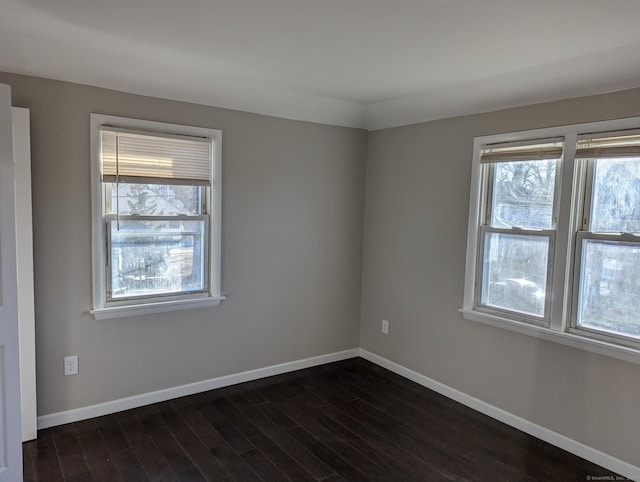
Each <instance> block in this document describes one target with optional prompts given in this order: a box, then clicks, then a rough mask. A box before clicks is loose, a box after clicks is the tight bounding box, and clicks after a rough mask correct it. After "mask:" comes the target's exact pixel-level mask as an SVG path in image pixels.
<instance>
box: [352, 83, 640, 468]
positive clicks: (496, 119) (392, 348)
mask: <svg viewBox="0 0 640 482" xmlns="http://www.w3.org/2000/svg"><path fill="white" fill-rule="evenodd" d="M631 116H640V90H632V91H625V92H618V93H614V94H607V95H601V96H595V97H589V98H580V99H572V100H566V101H560V102H554V103H548V104H540V105H535V106H528V107H523V108H517V109H510V110H505V111H500V112H494V113H489V114H481V115H474V116H468V117H459V118H453V119H446V120H442V121H435V122H430V123H425V124H419V125H413V126H408V127H401V128H396V129H388V130H381V131H376V132H371V133H370V134H369V138H368V139H369V140H368V159H367V189H366V193H367V194H366V203H365V206H366V208H365V242H364V262H363V266H364V271H363V279H362V282H363V290H362V321H361V338H360V344H361V346H362V348H364V349H366V350H369V351H372V352H374V353H376V354H378V355H380V356H383V357H385V358H388V359H390V360H392V361H394V362H397V363H399V364H401V365H404V366H406V367H408V368H411V369H413V370H415V371H417V372H419V373H421V374H423V375H426V376H428V377H430V378H433V379H435V380H437V381H439V382H442V383H445V384H446V385H449V386H451V387H453V388H455V389H457V390H460V391H462V392H465V393H467V394H469V395H471V396H473V397H477V398H479V399H481V400H483V401H485V402H488V403H490V404H493V405H495V406H497V407H499V408H502V409H504V410H507V411H509V412H512V413H514V414H516V415H518V416H520V417H523V418H525V419H527V420H530V421H532V422H535V423H537V424H540V425H542V426H544V427H547V428H549V429H551V430H554V431H557V432H559V433H561V434H563V435H566V436H568V437H570V438H572V439H575V440H578V441H580V442H583V443H585V444H587V445H589V446H591V447H594V448H596V449H599V450H601V451H603V452H606V453H609V454H611V455H613V456H615V457H618V458H620V459H623V460H625V461H627V462H629V463H632V464H634V465H636V466H640V450H639V449H638V448H639V447H640V417H638V403H639V402H640V383H639V382H638V381H639V380H640V365H634V364H630V363H626V362H621V361H617V360H614V359H611V358H607V357H603V356H598V355H594V354H591V353H588V352H585V351H581V350H576V349H572V348H568V347H566V346H562V345H558V344H555V343H551V342H547V341H542V340H538V339H534V338H531V337H527V336H525V335H519V334H515V333H512V332H508V331H505V330H501V329H498V328H493V327H490V326H486V325H482V324H479V323H475V322H471V321H466V320H464V319H463V318H462V316H461V315H460V314H459V313H458V311H457V310H458V307H460V306H461V305H462V298H463V289H464V275H465V273H464V269H465V249H466V231H467V220H468V210H469V185H470V178H471V155H472V144H473V137H474V136H481V135H488V134H496V133H501V132H512V131H518V130H525V129H534V128H541V127H550V126H556V125H563V124H573V123H580V122H588V121H595V120H604V119H613V118H621V117H631ZM382 318H385V319H388V320H389V321H390V331H389V335H388V336H385V335H382V334H381V333H380V320H381V319H382Z"/></svg>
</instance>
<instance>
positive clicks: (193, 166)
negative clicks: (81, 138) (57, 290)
mask: <svg viewBox="0 0 640 482" xmlns="http://www.w3.org/2000/svg"><path fill="white" fill-rule="evenodd" d="M220 144H221V132H220V131H217V130H212V129H203V128H193V127H186V126H178V125H172V124H164V123H157V122H149V121H138V120H134V119H124V118H118V117H111V116H103V115H98V114H92V151H93V168H92V172H93V178H94V189H93V212H94V219H93V237H94V239H93V257H94V260H93V262H94V264H93V268H94V309H93V310H92V313H93V314H94V316H96V318H108V317H116V316H129V315H135V314H145V313H156V312H160V311H170V310H176V309H184V308H189V307H202V306H207V305H212V304H213V305H215V304H218V303H219V302H220V300H221V299H222V297H221V296H220V270H219V267H220V199H221V196H220V181H221V179H220V173H221V169H220V153H221V145H220Z"/></svg>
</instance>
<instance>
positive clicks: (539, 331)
mask: <svg viewBox="0 0 640 482" xmlns="http://www.w3.org/2000/svg"><path fill="white" fill-rule="evenodd" d="M458 311H460V313H462V316H463V317H464V319H465V320H470V321H477V322H480V323H484V324H485V325H489V326H494V327H497V328H503V329H505V330H509V331H514V332H516V333H520V334H523V335H529V336H533V337H535V338H541V339H543V340H548V341H552V342H554V343H560V344H561V345H566V346H570V347H572V348H578V349H580V350H585V351H589V352H591V353H596V354H598V355H604V356H608V357H611V358H616V359H618V360H624V361H627V362H630V363H635V364H637V365H640V351H638V350H635V349H633V348H628V347H625V346H621V345H615V344H613V343H608V342H606V341H601V340H595V339H593V338H588V337H586V336H581V335H577V334H575V333H566V332H563V331H555V330H552V329H550V328H544V327H540V326H535V325H530V324H528V323H522V322H519V321H514V320H510V319H508V318H504V317H501V316H496V315H492V314H489V313H482V312H479V311H475V310H472V309H469V308H460V309H459V310H458Z"/></svg>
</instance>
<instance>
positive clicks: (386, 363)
mask: <svg viewBox="0 0 640 482" xmlns="http://www.w3.org/2000/svg"><path fill="white" fill-rule="evenodd" d="M357 356H361V357H362V358H364V359H366V360H369V361H370V362H372V363H375V364H376V365H379V366H381V367H383V368H386V369H387V370H390V371H392V372H394V373H396V374H398V375H400V376H402V377H404V378H407V379H409V380H412V381H414V382H416V383H418V384H420V385H422V386H424V387H426V388H429V389H430V390H433V391H434V392H437V393H440V394H441V395H444V396H445V397H447V398H450V399H452V400H455V401H456V402H459V403H462V404H463V405H466V406H467V407H469V408H472V409H474V410H476V411H478V412H480V413H483V414H485V415H487V416H489V417H491V418H494V419H496V420H499V421H500V422H503V423H506V424H507V425H510V426H512V427H514V428H517V429H518V430H521V431H523V432H525V433H528V434H529V435H532V436H534V437H536V438H538V439H540V440H544V441H545V442H548V443H550V444H552V445H555V446H556V447H560V448H561V449H563V450H566V451H567V452H570V453H572V454H575V455H577V456H578V457H582V458H583V459H586V460H589V461H590V462H593V463H594V464H597V465H600V466H602V467H605V468H607V469H609V470H611V471H613V472H615V473H617V474H620V475H623V476H625V477H628V478H629V479H632V480H638V481H640V467H636V466H635V465H632V464H629V463H627V462H624V461H622V460H620V459H617V458H615V457H613V456H611V455H608V454H606V453H604V452H600V451H599V450H596V449H594V448H592V447H589V446H587V445H584V444H583V443H580V442H577V441H576V440H573V439H570V438H569V437H566V436H564V435H561V434H559V433H557V432H554V431H552V430H549V429H547V428H544V427H542V426H540V425H537V424H535V423H533V422H530V421H528V420H525V419H523V418H521V417H518V416H517V415H514V414H512V413H509V412H507V411H505V410H502V409H500V408H498V407H495V406H493V405H491V404H489V403H486V402H483V401H482V400H479V399H477V398H474V397H472V396H470V395H467V394H466V393H463V392H461V391H459V390H456V389H454V388H451V387H449V386H447V385H445V384H443V383H440V382H437V381H435V380H433V379H431V378H429V377H426V376H424V375H421V374H420V373H418V372H415V371H413V370H411V369H409V368H406V367H404V366H402V365H399V364H397V363H395V362H392V361H390V360H387V359H386V358H383V357H381V356H378V355H376V354H374V353H371V352H369V351H367V350H364V349H362V348H353V349H351V350H344V351H340V352H336V353H329V354H327V355H320V356H316V357H312V358H305V359H303V360H296V361H292V362H287V363H281V364H279V365H272V366H269V367H265V368H258V369H256V370H249V371H246V372H241V373H235V374H232V375H225V376H222V377H218V378H212V379H209V380H203V381H200V382H195V383H189V384H187V385H181V386H178V387H173V388H167V389H165V390H158V391H155V392H150V393H143V394H141V395H135V396H133V397H127V398H121V399H118V400H113V401H110V402H105V403H98V404H95V405H89V406H87V407H81V408H76V409H74V410H67V411H64V412H57V413H52V414H49V415H43V416H40V417H38V429H44V428H48V427H54V426H56V425H63V424H65V423H71V422H77V421H80V420H86V419H89V418H94V417H100V416H102V415H108V414H111V413H116V412H121V411H123V410H129V409H131V408H137V407H142V406H144V405H149V404H152V403H157V402H164V401H166V400H171V399H173V398H178V397H184V396H186V395H193V394H194V393H201V392H206V391H208V390H215V389H216V388H222V387H227V386H230V385H236V384H238V383H243V382H249V381H252V380H257V379H260V378H266V377H270V376H273V375H280V374H282V373H288V372H292V371H295V370H302V369H304V368H310V367H314V366H318V365H324V364H327V363H332V362H335V361H340V360H346V359H348V358H355V357H357Z"/></svg>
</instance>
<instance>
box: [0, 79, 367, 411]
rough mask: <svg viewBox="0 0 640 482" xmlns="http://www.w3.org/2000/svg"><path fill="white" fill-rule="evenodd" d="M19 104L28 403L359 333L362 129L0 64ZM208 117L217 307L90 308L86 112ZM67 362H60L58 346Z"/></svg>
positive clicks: (101, 392) (164, 384) (124, 389)
mask: <svg viewBox="0 0 640 482" xmlns="http://www.w3.org/2000/svg"><path fill="white" fill-rule="evenodd" d="M0 82H1V83H5V84H9V85H11V87H12V92H13V104H14V105H16V106H20V107H27V108H29V109H31V139H32V175H33V210H34V211H33V221H34V226H33V232H34V262H35V303H36V306H35V311H36V331H37V335H36V351H37V390H38V414H39V415H47V414H50V413H55V412H59V411H63V410H69V409H73V408H78V407H82V406H86V405H91V404H95V403H100V402H107V401H110V400H115V399H119V398H122V397H127V396H131V395H135V394H141V393H146V392H150V391H154V390H160V389H163V388H169V387H174V386H178V385H182V384H186V383H190V382H195V381H199V380H206V379H209V378H212V377H218V376H222V375H226V374H232V373H237V372H241V371H244V370H249V369H254V368H260V367H265V366H269V365H273V364H277V363H282V362H288V361H293V360H298V359H302V358H307V357H311V356H315V355H321V354H327V353H332V352H337V351H340V350H344V349H349V348H355V347H357V346H358V336H359V316H360V276H361V259H362V252H361V247H362V227H363V216H362V212H363V202H364V185H365V181H364V176H365V157H366V132H365V131H363V130H358V129H348V128H341V127H331V126H325V125H319V124H313V123H307V122H297V121H290V120H283V119H276V118H272V117H267V116H260V115H255V114H248V113H243V112H237V111H231V110H225V109H217V108H212V107H205V106H198V105H194V104H188V103H180V102H172V101H167V100H161V99H155V98H150V97H142V96H136V95H129V94H124V93H120V92H115V91H110V90H105V89H99V88H93V87H87V86H82V85H77V84H71V83H64V82H57V81H51V80H44V79H38V78H31V77H23V76H16V75H10V74H0ZM91 112H99V113H104V114H111V115H118V116H125V117H133V118H140V119H149V120H155V121H162V122H172V123H178V124H187V125H195V126H203V127H210V128H216V129H222V130H223V182H224V186H223V207H222V210H223V213H222V227H223V235H222V237H223V248H222V249H223V256H222V266H223V267H222V291H223V293H224V294H225V295H227V300H226V301H224V302H223V303H222V304H221V305H220V306H219V307H215V308H210V309H200V310H190V311H182V312H173V313H166V314H161V315H148V316H139V317H132V318H123V319H115V320H103V321H96V320H95V319H94V318H93V317H92V316H90V315H89V314H88V310H89V309H90V308H91V299H92V296H91V212H90V207H91V199H90V161H89V113H91ZM71 354H77V355H78V356H79V369H80V370H79V374H78V375H76V376H70V377H65V376H63V365H62V360H63V357H64V356H65V355H71Z"/></svg>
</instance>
